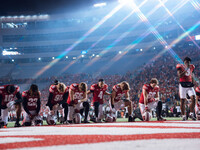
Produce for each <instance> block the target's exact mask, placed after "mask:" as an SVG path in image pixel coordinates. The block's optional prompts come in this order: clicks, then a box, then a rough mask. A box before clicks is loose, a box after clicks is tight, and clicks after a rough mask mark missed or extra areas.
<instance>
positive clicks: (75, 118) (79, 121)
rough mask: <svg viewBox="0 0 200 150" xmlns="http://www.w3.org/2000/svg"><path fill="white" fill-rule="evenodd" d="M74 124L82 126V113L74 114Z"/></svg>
mask: <svg viewBox="0 0 200 150" xmlns="http://www.w3.org/2000/svg"><path fill="white" fill-rule="evenodd" d="M74 123H76V124H80V123H81V114H80V113H75V114H74Z"/></svg>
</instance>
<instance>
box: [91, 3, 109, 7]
mask: <svg viewBox="0 0 200 150" xmlns="http://www.w3.org/2000/svg"><path fill="white" fill-rule="evenodd" d="M106 5H107V4H106V3H97V4H94V5H93V6H94V7H104V6H106Z"/></svg>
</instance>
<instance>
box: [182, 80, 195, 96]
mask: <svg viewBox="0 0 200 150" xmlns="http://www.w3.org/2000/svg"><path fill="white" fill-rule="evenodd" d="M187 94H188V95H189V96H190V97H191V96H193V95H194V96H196V93H195V90H194V88H193V87H182V86H181V84H179V95H180V99H186V98H187V96H186V95H187Z"/></svg>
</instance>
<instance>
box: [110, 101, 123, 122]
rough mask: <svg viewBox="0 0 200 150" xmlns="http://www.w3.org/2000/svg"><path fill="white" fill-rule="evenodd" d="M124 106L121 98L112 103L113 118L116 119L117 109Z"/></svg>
mask: <svg viewBox="0 0 200 150" xmlns="http://www.w3.org/2000/svg"><path fill="white" fill-rule="evenodd" d="M124 107H125V103H124V101H123V100H120V101H118V102H116V103H114V109H112V112H113V114H112V117H115V119H117V111H118V110H120V109H122V108H124Z"/></svg>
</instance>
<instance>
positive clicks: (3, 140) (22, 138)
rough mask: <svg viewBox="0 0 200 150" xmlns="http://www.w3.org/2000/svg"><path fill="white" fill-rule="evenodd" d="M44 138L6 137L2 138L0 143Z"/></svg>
mask: <svg viewBox="0 0 200 150" xmlns="http://www.w3.org/2000/svg"><path fill="white" fill-rule="evenodd" d="M41 140H43V139H40V138H24V137H20V138H16V137H6V138H0V144H6V143H16V142H31V141H41Z"/></svg>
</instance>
